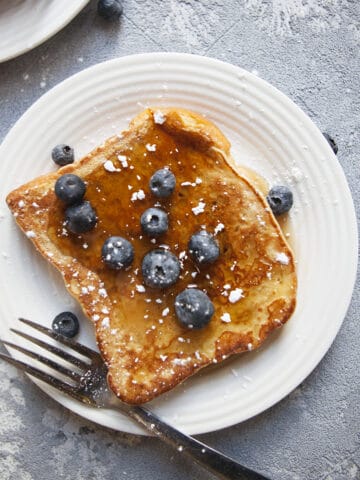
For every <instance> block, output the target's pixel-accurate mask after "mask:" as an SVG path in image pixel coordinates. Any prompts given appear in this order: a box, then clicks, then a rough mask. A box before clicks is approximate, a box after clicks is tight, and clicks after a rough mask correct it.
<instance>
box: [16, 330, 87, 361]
mask: <svg viewBox="0 0 360 480" xmlns="http://www.w3.org/2000/svg"><path fill="white" fill-rule="evenodd" d="M10 330H11V331H12V332H14V333H16V334H17V335H19V336H20V337H23V338H25V339H26V340H29V341H30V342H32V343H35V345H38V346H39V347H41V348H43V349H44V350H47V351H48V352H50V353H53V354H54V355H57V356H58V357H60V358H62V359H63V360H66V361H67V362H69V363H72V364H74V365H76V366H77V367H78V368H80V369H82V370H88V369H89V364H88V363H86V362H83V361H82V360H80V359H79V358H77V357H74V356H73V355H71V354H70V353H67V352H64V350H61V349H60V348H58V347H55V346H54V345H50V344H48V343H46V342H43V341H42V340H39V339H38V338H35V337H32V336H31V335H28V334H27V333H24V332H21V331H20V330H16V329H14V328H10Z"/></svg>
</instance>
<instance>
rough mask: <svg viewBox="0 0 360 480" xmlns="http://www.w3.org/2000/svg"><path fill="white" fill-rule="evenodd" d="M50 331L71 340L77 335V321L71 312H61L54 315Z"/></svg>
mask: <svg viewBox="0 0 360 480" xmlns="http://www.w3.org/2000/svg"><path fill="white" fill-rule="evenodd" d="M51 326H52V329H53V330H54V332H56V333H60V334H61V335H64V337H68V338H72V337H75V335H77V334H78V333H79V320H78V318H77V316H76V315H74V314H73V313H71V312H62V313H59V315H56V317H55V318H54V320H53V322H52V325H51Z"/></svg>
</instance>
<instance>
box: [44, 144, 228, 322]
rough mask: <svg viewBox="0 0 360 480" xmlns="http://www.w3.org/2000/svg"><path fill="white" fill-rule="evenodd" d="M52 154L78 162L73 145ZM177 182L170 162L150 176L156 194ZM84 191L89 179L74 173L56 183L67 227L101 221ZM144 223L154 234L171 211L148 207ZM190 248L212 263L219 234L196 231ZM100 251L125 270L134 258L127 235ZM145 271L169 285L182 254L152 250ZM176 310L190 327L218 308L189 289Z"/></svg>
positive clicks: (153, 282)
mask: <svg viewBox="0 0 360 480" xmlns="http://www.w3.org/2000/svg"><path fill="white" fill-rule="evenodd" d="M52 156H53V159H54V161H55V163H57V164H58V165H66V164H68V163H72V162H73V156H74V154H73V151H72V149H71V148H70V147H67V146H64V145H59V146H57V147H56V148H55V149H54V150H53V155H52ZM175 184H176V179H175V176H174V174H173V173H172V172H171V171H170V170H169V169H168V168H163V169H160V170H158V171H156V172H155V173H154V175H153V176H152V177H151V179H150V182H149V187H150V191H151V192H152V194H153V195H154V196H156V197H158V198H167V197H169V196H170V195H171V194H172V193H173V191H174V189H175ZM85 192H86V185H85V183H84V181H83V180H82V179H81V178H80V177H78V176H77V175H74V174H71V173H66V174H64V175H62V176H61V177H59V178H58V180H57V181H56V183H55V194H56V196H57V197H58V198H59V199H60V200H61V201H62V202H63V203H64V204H65V205H66V206H67V208H66V211H65V223H66V227H67V228H68V229H69V230H70V231H71V232H73V233H75V234H79V233H85V232H88V231H90V230H92V229H93V228H94V226H95V225H96V222H97V216H96V212H95V211H94V209H93V208H92V206H91V204H90V202H88V201H86V200H84V199H83V198H84V195H85ZM140 224H141V228H142V231H143V233H144V234H146V235H148V236H149V237H151V238H154V237H158V236H160V235H162V234H163V233H165V232H166V231H167V230H168V228H169V221H168V215H167V213H166V212H165V211H164V210H162V209H160V208H155V207H152V208H148V209H147V210H146V211H145V212H144V213H143V214H142V215H141V218H140ZM188 248H189V253H190V255H191V256H192V258H193V259H194V261H195V262H196V263H197V264H198V265H203V264H207V263H212V262H214V261H215V260H216V259H217V258H218V257H219V254H220V249H219V246H218V244H217V242H216V240H215V239H214V237H213V236H212V235H211V234H210V233H208V232H207V231H206V230H201V231H200V232H197V233H195V234H194V235H192V236H191V238H190V240H189V244H188ZM101 255H102V259H103V261H104V263H105V264H106V265H107V266H108V267H109V268H111V269H114V270H121V269H124V268H126V267H128V266H130V265H131V263H132V262H133V260H134V248H133V246H132V244H131V243H130V242H129V241H128V240H126V239H125V238H123V237H120V236H111V237H109V238H108V239H106V240H105V242H104V244H103V247H102V250H101ZM142 275H143V280H144V283H145V285H147V286H148V287H151V288H166V287H169V286H171V285H173V284H174V283H175V282H176V281H177V280H178V278H179V276H180V262H179V259H178V258H177V257H176V256H175V255H174V254H173V253H171V252H169V251H167V250H164V249H159V248H157V249H154V250H151V251H150V252H149V253H147V254H146V255H145V256H144V258H143V261H142ZM175 312H176V315H177V317H178V319H179V321H180V323H181V324H183V325H185V326H187V327H188V328H202V327H204V326H205V325H207V324H208V323H209V321H210V319H211V317H212V315H213V313H214V306H213V304H212V302H211V301H210V299H209V298H208V296H207V295H206V294H205V293H204V292H202V291H201V290H198V289H185V290H184V291H183V292H181V293H180V294H179V295H178V296H177V297H176V299H175Z"/></svg>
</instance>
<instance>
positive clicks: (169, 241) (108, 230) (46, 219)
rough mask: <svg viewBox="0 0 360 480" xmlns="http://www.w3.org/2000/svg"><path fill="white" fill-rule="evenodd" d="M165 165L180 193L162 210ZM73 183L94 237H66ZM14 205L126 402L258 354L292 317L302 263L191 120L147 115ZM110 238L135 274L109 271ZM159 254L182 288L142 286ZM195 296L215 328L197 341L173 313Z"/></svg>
mask: <svg viewBox="0 0 360 480" xmlns="http://www.w3.org/2000/svg"><path fill="white" fill-rule="evenodd" d="M109 166H110V168H109ZM166 166H167V167H169V168H170V169H171V171H172V172H173V173H174V174H175V177H176V188H175V191H174V193H173V194H172V195H171V196H170V197H168V198H165V199H159V198H156V197H154V196H153V195H152V194H151V192H150V189H149V179H150V177H151V175H152V174H153V173H154V172H155V171H156V170H158V169H161V168H164V167H166ZM65 173H75V174H76V175H78V176H80V177H81V178H82V179H83V180H84V181H85V182H86V184H87V190H86V194H85V199H86V200H89V201H90V202H91V204H92V206H93V207H94V209H95V210H96V212H97V216H98V222H97V225H96V227H95V228H94V230H92V231H91V232H89V233H85V234H80V235H75V234H73V233H71V232H69V231H68V230H67V229H66V226H64V209H65V207H64V206H63V204H62V203H61V201H60V200H58V199H57V198H56V196H55V193H54V184H55V181H56V180H57V179H58V178H59V177H60V176H61V175H63V174H65ZM7 203H8V205H9V208H10V210H11V211H12V212H13V214H14V216H15V218H16V222H17V223H18V225H19V226H20V228H21V229H22V230H23V231H24V232H25V234H26V235H27V236H28V237H29V239H30V240H31V241H32V242H33V244H34V245H35V247H36V248H37V249H38V250H39V251H40V252H41V253H42V255H43V256H44V257H45V258H47V259H48V260H49V262H50V263H51V264H53V265H54V266H55V267H56V268H57V269H58V270H59V271H60V273H61V274H62V276H63V278H64V282H65V285H66V287H67V289H68V291H69V292H70V294H71V295H73V296H74V297H75V298H76V299H77V300H78V301H79V303H80V304H81V307H82V309H83V311H84V312H85V314H86V315H87V317H88V318H89V319H90V320H91V321H92V322H93V325H94V327H95V334H96V339H97V343H98V346H99V350H100V352H101V354H102V356H103V358H104V361H105V362H106V364H107V366H108V371H109V373H108V380H109V385H110V387H111V388H112V390H113V391H114V392H115V393H116V395H118V397H120V398H121V400H123V401H125V402H127V403H131V404H141V403H144V402H147V401H149V400H151V399H153V398H154V397H156V396H158V395H160V394H161V393H163V392H166V391H168V390H170V389H172V388H173V387H175V386H176V385H178V384H179V383H180V382H182V381H183V380H185V379H186V378H188V377H189V376H190V375H192V374H194V373H195V372H197V371H198V370H200V369H201V368H203V367H205V366H207V365H209V364H212V363H218V362H221V361H222V360H224V359H225V358H227V357H229V356H230V355H233V354H236V353H239V352H244V351H249V350H253V349H256V348H258V347H259V346H260V345H261V344H262V343H263V342H264V340H265V339H266V338H267V336H268V335H269V334H270V332H271V331H272V330H274V329H275V328H277V327H280V326H281V325H283V324H284V323H285V322H286V321H287V320H288V319H289V318H290V316H291V314H292V313H293V311H294V308H295V303H296V273H295V262H294V257H293V253H292V251H291V249H290V248H289V246H288V244H287V242H286V240H285V237H284V235H283V233H282V232H281V229H280V227H279V225H278V222H277V221H276V219H275V217H274V216H273V214H272V212H271V210H270V209H269V207H268V205H267V203H266V200H265V198H264V197H263V196H262V195H261V194H260V193H259V192H258V191H257V189H256V188H254V186H253V185H252V184H251V183H249V181H248V180H247V179H245V178H244V177H243V176H241V175H240V174H239V173H238V172H237V170H236V166H235V164H234V162H233V160H232V158H231V156H230V144H229V142H228V140H227V139H226V138H225V137H224V135H223V134H222V133H221V132H220V131H219V130H218V128H217V127H215V126H214V125H213V124H212V123H211V122H209V121H208V120H206V119H205V118H203V117H201V116H200V115H198V114H195V113H193V112H190V111H187V110H183V109H179V108H157V109H150V108H149V109H146V110H145V111H143V112H142V113H140V114H139V115H138V116H137V117H135V119H133V120H132V122H131V123H130V125H129V128H128V130H125V131H124V132H123V133H122V134H121V135H116V136H114V137H112V138H110V139H108V140H107V141H106V142H105V143H104V144H103V145H102V146H100V147H98V148H96V149H95V150H93V151H92V152H91V153H90V154H88V155H86V156H85V157H84V158H82V159H81V160H79V161H77V162H76V163H74V164H72V165H67V166H65V167H63V168H60V169H59V170H58V171H56V172H54V173H50V174H47V175H44V176H41V177H39V178H36V179H34V180H32V181H31V182H29V183H27V184H25V185H23V186H21V187H19V188H17V189H16V190H14V191H12V192H11V193H10V194H9V195H8V197H7ZM154 205H156V206H160V207H161V208H162V209H164V210H165V211H166V212H167V213H168V215H169V230H168V231H167V232H166V233H165V234H164V235H162V236H161V237H159V238H158V239H151V238H148V237H147V236H146V235H143V233H142V231H141V227H140V216H141V214H142V213H143V212H144V210H145V209H147V208H149V207H152V206H154ZM204 226H205V227H206V229H207V231H208V232H211V233H213V234H214V235H215V238H216V239H217V241H218V243H219V247H220V257H219V258H218V260H217V261H216V262H215V263H213V264H210V265H208V266H201V267H200V268H199V267H198V266H197V265H196V264H195V263H194V262H193V260H192V258H191V256H190V255H189V253H188V248H187V244H188V241H189V239H190V237H191V235H192V234H193V233H195V232H197V231H199V230H200V229H201V228H204ZM112 235H119V236H122V237H125V238H126V239H128V240H129V241H131V242H132V244H133V246H134V252H135V258H134V261H133V263H132V265H131V266H130V267H128V268H127V269H126V270H123V271H114V270H110V269H109V268H108V267H106V265H105V264H104V263H103V262H102V260H101V247H102V245H103V242H104V241H105V240H106V239H107V238H108V237H109V236H112ZM159 246H160V247H161V248H169V249H170V251H171V252H173V253H174V254H175V255H177V256H178V258H179V259H180V262H181V275H180V278H179V280H178V281H177V282H176V283H175V284H174V285H172V286H170V287H168V288H166V289H163V290H161V289H160V290H159V289H154V288H149V287H146V286H144V282H143V278H142V273H141V261H142V258H143V257H144V255H145V254H146V253H147V252H149V251H150V250H152V249H154V248H156V247H159ZM194 286H196V287H197V288H198V289H201V290H204V291H205V292H206V293H207V294H208V296H209V298H210V299H211V301H212V302H213V304H214V307H215V313H214V315H213V317H212V319H211V321H210V323H209V325H207V326H206V327H204V328H203V329H199V330H195V329H193V330H191V329H188V328H185V327H183V326H181V325H180V324H179V322H178V321H177V319H176V315H175V310H174V299H175V297H176V295H177V294H178V293H179V292H181V291H182V290H184V289H185V288H187V287H189V288H192V287H194Z"/></svg>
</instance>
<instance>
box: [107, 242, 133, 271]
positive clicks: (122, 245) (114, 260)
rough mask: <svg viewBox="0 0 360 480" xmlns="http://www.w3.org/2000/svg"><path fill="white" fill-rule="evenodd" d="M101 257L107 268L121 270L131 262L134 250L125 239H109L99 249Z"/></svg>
mask: <svg viewBox="0 0 360 480" xmlns="http://www.w3.org/2000/svg"><path fill="white" fill-rule="evenodd" d="M101 256H102V259H103V260H104V262H105V264H106V265H107V266H108V267H109V268H112V269H113V270H121V269H122V268H126V267H128V266H129V265H131V263H132V262H133V260H134V248H133V246H132V245H131V243H130V242H129V241H128V240H126V239H125V238H122V237H109V238H108V239H107V240H105V242H104V245H103V247H102V249H101Z"/></svg>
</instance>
